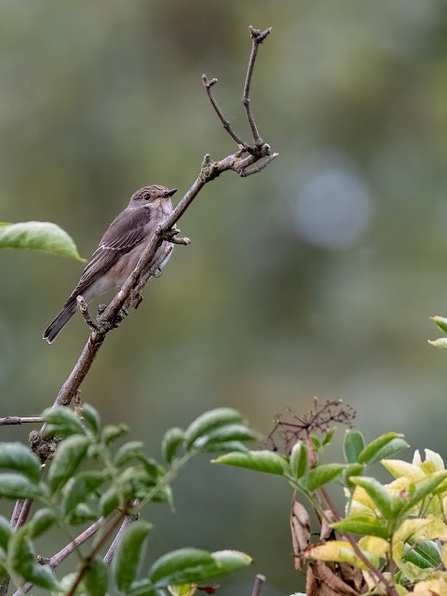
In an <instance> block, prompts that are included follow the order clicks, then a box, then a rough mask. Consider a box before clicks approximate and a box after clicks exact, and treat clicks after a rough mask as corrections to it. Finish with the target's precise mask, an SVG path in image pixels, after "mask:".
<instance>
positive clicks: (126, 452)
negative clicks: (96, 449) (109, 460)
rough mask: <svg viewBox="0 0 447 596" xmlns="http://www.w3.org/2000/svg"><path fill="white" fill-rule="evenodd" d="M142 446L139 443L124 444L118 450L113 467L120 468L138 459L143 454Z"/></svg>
mask: <svg viewBox="0 0 447 596" xmlns="http://www.w3.org/2000/svg"><path fill="white" fill-rule="evenodd" d="M143 447H144V444H143V443H142V442H141V441H129V442H128V443H124V445H121V447H120V448H119V449H118V451H117V453H116V455H115V459H114V464H115V466H118V467H122V466H125V465H126V464H127V463H129V462H130V461H132V460H134V459H138V458H139V457H141V455H142V454H143Z"/></svg>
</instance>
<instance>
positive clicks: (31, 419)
mask: <svg viewBox="0 0 447 596" xmlns="http://www.w3.org/2000/svg"><path fill="white" fill-rule="evenodd" d="M42 422H43V418H42V417H41V416H5V417H4V418H0V426H8V425H13V424H42Z"/></svg>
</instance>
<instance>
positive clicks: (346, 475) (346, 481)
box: [341, 464, 365, 488]
mask: <svg viewBox="0 0 447 596" xmlns="http://www.w3.org/2000/svg"><path fill="white" fill-rule="evenodd" d="M364 471H365V464H347V465H346V467H345V469H344V470H343V474H342V477H341V482H342V484H343V486H347V487H348V488H353V487H354V484H353V482H352V480H351V476H361V475H362V474H363V472H364Z"/></svg>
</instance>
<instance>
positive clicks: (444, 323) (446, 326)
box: [430, 315, 447, 335]
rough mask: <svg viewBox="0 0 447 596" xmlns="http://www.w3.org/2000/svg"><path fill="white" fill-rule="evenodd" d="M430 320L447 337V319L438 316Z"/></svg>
mask: <svg viewBox="0 0 447 596" xmlns="http://www.w3.org/2000/svg"><path fill="white" fill-rule="evenodd" d="M430 319H431V320H432V321H433V322H434V323H435V324H436V325H437V326H438V327H439V329H440V330H441V331H443V332H444V333H445V334H446V335H447V319H446V318H445V317H440V316H438V315H436V316H434V317H430Z"/></svg>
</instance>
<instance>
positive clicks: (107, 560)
mask: <svg viewBox="0 0 447 596" xmlns="http://www.w3.org/2000/svg"><path fill="white" fill-rule="evenodd" d="M139 517H140V514H139V513H134V514H132V515H126V517H125V518H124V521H123V523H122V524H121V527H120V529H119V530H118V532H117V534H116V536H115V538H114V539H113V542H112V544H111V545H110V546H109V550H108V551H107V552H106V554H105V555H104V558H103V562H104V563H105V565H107V566H109V565H110V563H111V562H112V559H113V557H114V556H115V553H116V549H117V548H118V544H119V543H120V542H121V538H122V536H123V534H124V532H125V531H126V528H127V527H128V526H130V524H131V523H133V522H134V521H136V520H137V519H138V518H139Z"/></svg>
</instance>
